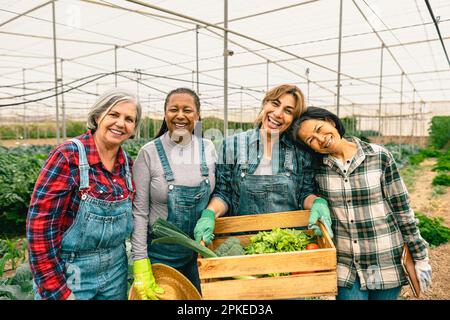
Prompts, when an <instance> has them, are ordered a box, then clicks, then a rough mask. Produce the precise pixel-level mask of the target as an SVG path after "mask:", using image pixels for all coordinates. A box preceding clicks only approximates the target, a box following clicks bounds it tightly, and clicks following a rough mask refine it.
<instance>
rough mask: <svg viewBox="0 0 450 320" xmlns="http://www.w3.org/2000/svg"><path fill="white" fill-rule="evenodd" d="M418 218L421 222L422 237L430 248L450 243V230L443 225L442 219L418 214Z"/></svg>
mask: <svg viewBox="0 0 450 320" xmlns="http://www.w3.org/2000/svg"><path fill="white" fill-rule="evenodd" d="M416 218H417V219H418V220H419V225H418V226H419V230H420V234H421V235H422V237H423V238H424V239H425V240H426V241H427V242H428V243H429V244H430V246H439V245H441V244H444V243H447V242H448V241H450V228H447V227H446V226H444V225H443V224H442V222H443V221H444V219H443V218H442V217H431V218H430V217H427V216H426V215H424V214H422V213H420V212H416Z"/></svg>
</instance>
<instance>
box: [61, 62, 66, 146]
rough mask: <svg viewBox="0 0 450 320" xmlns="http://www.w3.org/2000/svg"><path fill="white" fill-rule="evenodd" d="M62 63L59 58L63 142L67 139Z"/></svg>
mask: <svg viewBox="0 0 450 320" xmlns="http://www.w3.org/2000/svg"><path fill="white" fill-rule="evenodd" d="M63 62H64V59H63V58H61V62H60V63H61V78H60V80H61V109H62V136H63V140H66V139H67V129H66V104H65V103H64V82H63V81H64V80H63Z"/></svg>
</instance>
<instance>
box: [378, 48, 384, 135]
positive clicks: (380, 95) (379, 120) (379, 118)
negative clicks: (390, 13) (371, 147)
mask: <svg viewBox="0 0 450 320" xmlns="http://www.w3.org/2000/svg"><path fill="white" fill-rule="evenodd" d="M383 53H384V43H382V44H381V57H380V94H379V96H378V135H379V136H381V100H382V99H383V97H382V94H383Z"/></svg>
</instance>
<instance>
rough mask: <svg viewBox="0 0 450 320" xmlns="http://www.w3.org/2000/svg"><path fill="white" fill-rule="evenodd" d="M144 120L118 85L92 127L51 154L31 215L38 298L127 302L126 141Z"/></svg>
mask: <svg viewBox="0 0 450 320" xmlns="http://www.w3.org/2000/svg"><path fill="white" fill-rule="evenodd" d="M140 118H141V107H140V105H139V103H138V101H137V99H136V98H135V97H134V96H133V95H132V94H130V93H128V92H125V91H122V90H119V89H113V90H112V91H109V92H107V93H105V94H104V95H102V96H101V97H99V99H98V100H97V101H96V102H95V104H94V105H93V107H92V108H91V111H90V112H89V116H88V129H89V131H88V132H87V133H85V134H83V135H81V136H78V137H76V138H74V139H71V140H69V141H66V142H64V143H63V144H61V145H59V146H58V147H56V148H55V149H54V150H53V151H52V152H51V153H50V155H49V157H48V159H47V161H46V163H45V164H44V167H43V168H42V170H41V172H40V174H39V177H38V179H37V181H36V185H35V187H34V191H33V195H32V198H31V203H30V207H29V211H28V217H27V239H28V243H29V246H28V247H29V249H28V250H29V261H30V267H31V271H32V273H33V280H34V281H33V282H34V283H33V287H34V290H35V299H57V300H65V299H69V300H75V299H77V300H85V299H105V300H106V299H126V297H127V296H126V293H127V271H128V261H127V255H126V251H125V239H126V238H127V237H128V236H129V235H130V234H131V232H132V229H133V219H132V206H131V200H132V196H133V194H134V186H133V182H132V179H131V166H132V160H131V159H130V158H129V157H128V156H127V154H126V153H125V152H124V151H123V149H122V148H121V144H122V143H123V142H124V141H125V140H127V139H129V138H131V137H133V136H134V134H135V133H136V130H137V128H138V124H139V120H140Z"/></svg>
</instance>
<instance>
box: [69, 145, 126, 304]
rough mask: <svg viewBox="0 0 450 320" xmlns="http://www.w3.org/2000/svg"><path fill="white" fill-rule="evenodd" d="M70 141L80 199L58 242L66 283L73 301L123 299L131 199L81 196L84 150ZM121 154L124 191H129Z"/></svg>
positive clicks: (84, 179) (86, 180)
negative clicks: (74, 151)
mask: <svg viewBox="0 0 450 320" xmlns="http://www.w3.org/2000/svg"><path fill="white" fill-rule="evenodd" d="M72 141H73V142H74V143H75V144H76V145H77V147H78V153H79V163H80V165H79V169H80V191H81V194H82V196H81V200H80V205H79V208H78V211H77V214H76V217H75V219H74V222H73V223H72V225H71V226H70V227H69V228H68V229H67V230H66V232H65V233H64V234H63V236H62V239H61V251H60V257H61V259H62V260H63V261H64V262H65V272H66V279H67V284H68V286H69V288H70V289H71V290H72V292H73V293H74V295H75V297H76V298H77V299H83V300H84V299H126V292H127V270H128V260H127V255H126V251H125V239H127V238H128V237H129V236H130V235H131V232H132V231H133V218H132V203H131V198H130V196H128V197H127V198H126V199H123V200H119V201H107V200H102V199H96V198H94V197H92V196H91V195H89V194H87V193H85V192H84V189H88V188H89V176H88V173H89V169H88V168H89V164H88V162H87V157H86V151H85V149H84V146H83V145H82V144H81V142H80V141H78V140H76V139H72ZM124 155H125V171H126V175H127V177H126V179H127V188H129V189H130V191H132V183H131V174H130V170H129V167H128V159H127V156H126V154H125V153H124Z"/></svg>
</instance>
